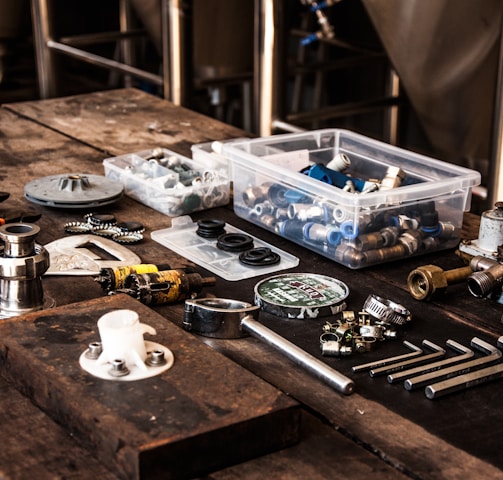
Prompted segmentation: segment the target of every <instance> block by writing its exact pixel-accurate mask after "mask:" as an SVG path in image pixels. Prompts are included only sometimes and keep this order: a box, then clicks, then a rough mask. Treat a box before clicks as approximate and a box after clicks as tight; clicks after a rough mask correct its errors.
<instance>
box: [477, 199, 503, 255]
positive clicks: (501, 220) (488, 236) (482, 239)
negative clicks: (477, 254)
mask: <svg viewBox="0 0 503 480" xmlns="http://www.w3.org/2000/svg"><path fill="white" fill-rule="evenodd" d="M502 244H503V203H502V202H497V203H496V205H495V208H494V210H487V211H485V212H483V213H482V216H481V217H480V228H479V247H480V248H482V249H484V250H487V251H489V252H496V251H497V249H498V246H500V245H502Z"/></svg>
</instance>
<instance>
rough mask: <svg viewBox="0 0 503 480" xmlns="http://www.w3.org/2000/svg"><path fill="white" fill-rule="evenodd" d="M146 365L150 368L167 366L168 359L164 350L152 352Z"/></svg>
mask: <svg viewBox="0 0 503 480" xmlns="http://www.w3.org/2000/svg"><path fill="white" fill-rule="evenodd" d="M145 363H146V364H147V365H148V366H149V367H160V366H162V365H166V358H164V352H163V351H162V350H154V351H152V352H150V354H149V356H148V357H147V360H146V361H145Z"/></svg>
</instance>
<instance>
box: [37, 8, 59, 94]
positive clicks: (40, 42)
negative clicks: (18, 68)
mask: <svg viewBox="0 0 503 480" xmlns="http://www.w3.org/2000/svg"><path fill="white" fill-rule="evenodd" d="M31 18H32V26H33V40H34V42H33V43H34V46H35V59H36V63H37V77H38V88H39V94H40V98H49V97H53V96H55V95H56V72H55V70H56V66H55V64H54V62H55V59H54V55H53V54H52V53H51V50H50V48H49V47H48V46H47V41H48V40H50V39H51V38H52V22H51V19H50V17H49V9H48V0H31Z"/></svg>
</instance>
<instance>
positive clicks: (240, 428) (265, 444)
mask: <svg viewBox="0 0 503 480" xmlns="http://www.w3.org/2000/svg"><path fill="white" fill-rule="evenodd" d="M122 308H127V309H131V310H134V311H136V312H137V313H138V314H139V316H140V319H141V322H142V323H145V324H147V325H150V326H151V327H154V328H155V329H156V331H157V334H156V336H155V337H149V338H152V340H154V341H155V342H156V343H159V344H161V345H163V346H166V347H168V348H169V349H170V350H171V351H172V352H173V354H174V356H175V363H174V365H173V367H172V368H171V369H169V370H168V371H166V372H163V373H162V374H160V375H157V376H154V377H151V378H147V379H143V380H138V381H132V382H128V381H125V382H124V381H122V382H121V381H116V380H115V381H114V380H110V381H107V380H103V379H99V378H96V377H94V376H92V375H91V374H89V373H87V372H86V371H84V370H83V369H82V368H81V367H80V365H79V363H78V358H79V357H80V355H81V354H82V352H83V351H84V350H85V349H86V348H87V345H88V344H89V343H91V342H93V341H99V340H100V338H99V334H98V332H97V327H96V322H97V321H98V319H99V318H100V316H101V315H103V314H104V313H107V312H110V311H113V310H117V309H122ZM0 331H1V332H2V333H1V335H0V336H1V340H0V344H1V352H0V368H1V374H2V375H4V376H5V378H7V379H8V380H9V381H10V382H11V383H13V384H15V385H16V386H17V388H19V389H20V391H22V392H23V393H24V394H25V395H27V396H28V397H29V398H30V399H31V400H32V401H33V402H34V403H35V404H36V405H38V406H39V407H40V408H42V409H43V410H44V411H45V412H46V413H47V414H48V415H49V416H51V417H52V418H53V419H54V420H55V421H57V422H58V423H60V424H62V425H64V426H65V428H67V429H68V431H69V433H72V434H73V435H75V436H76V437H77V438H79V439H80V441H81V442H82V443H83V444H85V445H86V446H87V447H88V448H90V449H91V451H92V452H93V453H94V454H95V455H96V457H97V458H99V459H100V460H101V461H102V462H104V463H105V464H107V465H109V467H110V468H111V469H113V470H115V471H116V472H117V474H118V475H120V476H122V477H125V478H158V477H159V476H162V478H187V477H193V476H195V475H201V474H204V473H208V472H210V471H213V470H215V469H219V468H222V467H224V466H228V465H232V464H234V463H239V462H242V461H244V460H248V459H250V458H253V457H254V456H259V455H263V454H265V453H269V452H271V451H274V450H276V449H280V448H284V447H285V446H289V445H291V444H293V443H295V442H297V441H298V436H299V413H300V410H299V405H298V404H297V403H296V402H295V401H294V400H292V399H290V398H288V397H287V396H285V395H284V394H282V393H281V392H280V391H279V390H277V389H275V388H274V387H272V386H271V385H269V384H267V383H266V382H263V381H262V380H260V379H258V378H257V377H256V376H254V375H253V374H251V373H249V372H248V371H246V370H244V369H242V368H240V367H238V366H237V365H236V364H235V363H234V362H231V361H229V360H228V359H226V358H225V357H224V356H223V355H220V354H218V353H217V352H215V351H213V350H212V349H210V348H208V347H207V346H206V345H204V344H203V343H201V342H200V341H199V340H198V339H197V338H195V337H193V336H191V335H190V334H188V333H186V332H184V331H183V330H182V329H180V328H178V327H176V326H175V325H173V324H172V323H171V322H168V321H166V320H165V319H164V318H163V317H161V316H160V315H158V314H156V313H155V312H154V311H153V310H151V309H149V308H147V307H145V306H144V305H142V304H140V303H139V302H136V301H135V300H133V299H131V298H130V297H128V296H119V295H117V296H112V297H107V298H106V299H103V300H102V299H98V300H93V301H90V302H86V303H80V304H73V305H70V306H66V307H59V308H56V309H52V310H45V311H42V312H38V313H37V312H35V313H31V314H28V315H26V316H18V317H14V318H12V319H6V320H3V321H2V322H0ZM187 452H194V455H191V456H189V457H188V456H186V455H187Z"/></svg>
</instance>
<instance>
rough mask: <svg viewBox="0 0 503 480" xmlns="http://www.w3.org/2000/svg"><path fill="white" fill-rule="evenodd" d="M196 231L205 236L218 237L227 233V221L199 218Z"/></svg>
mask: <svg viewBox="0 0 503 480" xmlns="http://www.w3.org/2000/svg"><path fill="white" fill-rule="evenodd" d="M196 233H197V234H198V235H199V236H200V237H203V238H218V237H219V236H220V235H224V234H225V222H224V221H223V220H218V219H216V218H212V219H208V220H198V222H197V230H196Z"/></svg>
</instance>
